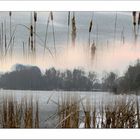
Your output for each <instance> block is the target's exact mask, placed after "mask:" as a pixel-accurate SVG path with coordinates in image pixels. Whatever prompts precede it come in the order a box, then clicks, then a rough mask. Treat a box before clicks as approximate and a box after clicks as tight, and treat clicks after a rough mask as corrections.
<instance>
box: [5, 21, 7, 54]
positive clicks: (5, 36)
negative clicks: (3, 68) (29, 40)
mask: <svg viewBox="0 0 140 140" xmlns="http://www.w3.org/2000/svg"><path fill="white" fill-rule="evenodd" d="M4 41H5V55H6V50H7V35H6V21H4Z"/></svg>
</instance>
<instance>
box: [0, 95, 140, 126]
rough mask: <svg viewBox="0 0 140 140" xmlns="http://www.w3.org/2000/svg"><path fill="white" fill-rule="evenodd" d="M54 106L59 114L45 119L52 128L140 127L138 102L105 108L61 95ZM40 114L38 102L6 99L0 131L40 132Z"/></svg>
mask: <svg viewBox="0 0 140 140" xmlns="http://www.w3.org/2000/svg"><path fill="white" fill-rule="evenodd" d="M49 100H50V101H52V100H51V99H49ZM54 103H55V102H54ZM56 105H57V106H58V110H57V111H56V112H54V114H53V115H52V114H50V117H49V118H48V119H47V121H52V122H53V124H54V125H52V127H53V128H54V127H55V128H139V127H140V120H139V101H138V98H136V100H134V99H131V98H118V99H116V100H114V101H113V100H112V101H110V102H109V103H106V104H105V103H104V102H101V103H96V104H95V103H94V102H93V101H91V98H90V97H89V98H85V97H82V98H81V97H80V96H78V95H77V96H75V95H62V96H61V97H59V101H58V102H56ZM40 110H41V106H39V102H38V100H34V99H33V97H30V98H27V97H26V98H22V99H21V100H19V99H16V98H15V97H14V96H6V97H4V98H3V100H2V104H1V105H0V127H1V128H40V127H42V126H41V122H44V123H45V120H42V119H41V115H42V114H40ZM46 110H47V108H46ZM44 113H46V114H47V111H46V112H44ZM44 113H43V114H44ZM54 118H58V119H56V120H55V119H54ZM54 120H55V121H54ZM43 127H44V126H43ZM46 127H47V125H46Z"/></svg>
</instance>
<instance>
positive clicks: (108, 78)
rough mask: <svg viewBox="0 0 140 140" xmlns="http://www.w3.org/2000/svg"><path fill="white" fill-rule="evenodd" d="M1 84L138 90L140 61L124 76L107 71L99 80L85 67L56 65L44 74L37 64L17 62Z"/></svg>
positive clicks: (0, 78)
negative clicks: (63, 67)
mask: <svg viewBox="0 0 140 140" xmlns="http://www.w3.org/2000/svg"><path fill="white" fill-rule="evenodd" d="M0 88H2V89H18V90H64V91H108V92H114V93H130V92H138V91H139V89H140V61H139V60H137V63H136V64H135V65H133V66H132V65H130V66H129V67H128V69H127V71H126V72H125V73H124V75H123V76H118V75H117V74H116V73H114V72H110V73H106V74H105V75H104V76H103V77H102V80H99V79H98V77H97V74H96V73H95V72H91V71H90V72H85V71H84V70H82V69H73V70H65V71H60V70H56V69H55V68H54V67H52V68H50V69H47V70H46V71H45V73H44V74H43V73H42V72H41V70H40V69H39V68H38V67H36V66H24V65H20V64H18V65H16V67H15V70H13V71H11V72H6V73H4V74H2V75H1V76H0Z"/></svg>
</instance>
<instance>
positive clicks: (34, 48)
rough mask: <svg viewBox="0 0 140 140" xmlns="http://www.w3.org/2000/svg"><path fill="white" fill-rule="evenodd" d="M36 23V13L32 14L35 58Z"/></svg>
mask: <svg viewBox="0 0 140 140" xmlns="http://www.w3.org/2000/svg"><path fill="white" fill-rule="evenodd" d="M36 22H37V12H34V55H35V56H36Z"/></svg>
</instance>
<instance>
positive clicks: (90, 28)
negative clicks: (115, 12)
mask: <svg viewBox="0 0 140 140" xmlns="http://www.w3.org/2000/svg"><path fill="white" fill-rule="evenodd" d="M92 24H93V23H92V19H91V20H90V23H89V29H88V32H89V41H88V44H89V45H88V46H89V47H90V34H91V30H92Z"/></svg>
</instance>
